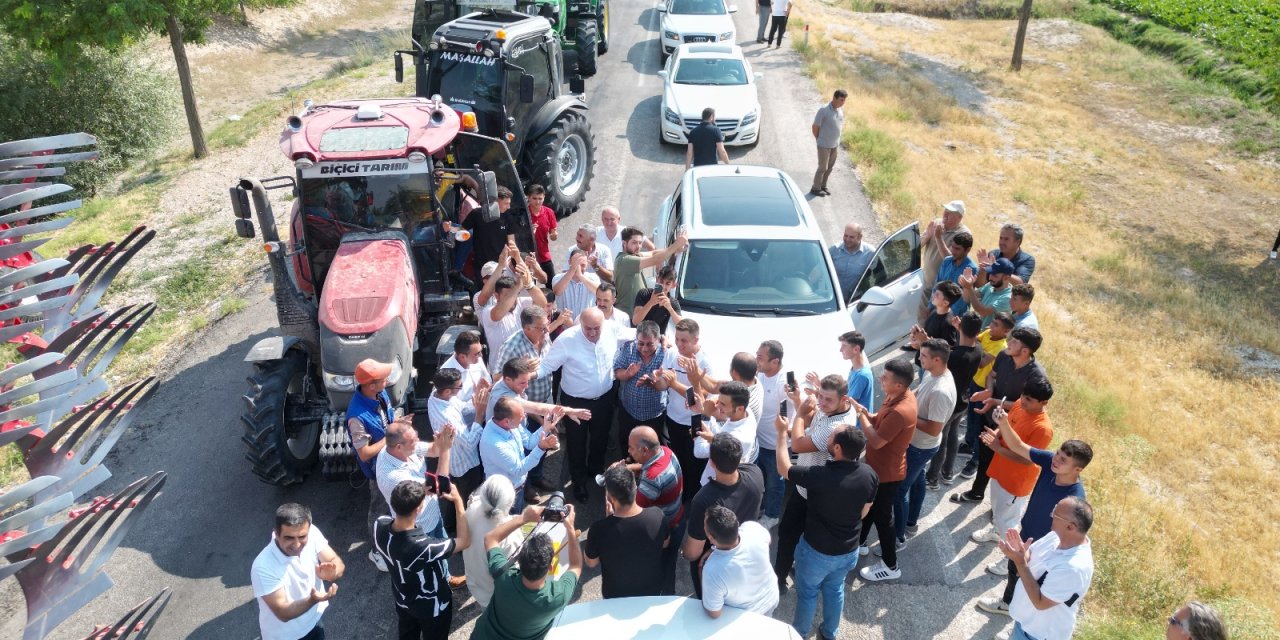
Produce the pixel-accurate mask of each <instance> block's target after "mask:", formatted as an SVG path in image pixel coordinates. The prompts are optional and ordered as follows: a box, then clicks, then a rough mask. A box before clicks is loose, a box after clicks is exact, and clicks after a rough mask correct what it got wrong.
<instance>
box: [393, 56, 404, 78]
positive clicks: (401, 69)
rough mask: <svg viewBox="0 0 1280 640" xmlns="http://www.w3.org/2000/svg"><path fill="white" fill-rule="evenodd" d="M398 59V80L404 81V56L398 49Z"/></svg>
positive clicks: (396, 58)
mask: <svg viewBox="0 0 1280 640" xmlns="http://www.w3.org/2000/svg"><path fill="white" fill-rule="evenodd" d="M395 61H396V82H404V58H403V57H401V56H400V52H399V51H397V52H396V55H395Z"/></svg>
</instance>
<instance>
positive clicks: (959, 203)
mask: <svg viewBox="0 0 1280 640" xmlns="http://www.w3.org/2000/svg"><path fill="white" fill-rule="evenodd" d="M942 208H943V209H946V210H947V211H950V212H951V213H958V214H960V215H964V200H952V201H951V202H948V203H946V204H944V205H942Z"/></svg>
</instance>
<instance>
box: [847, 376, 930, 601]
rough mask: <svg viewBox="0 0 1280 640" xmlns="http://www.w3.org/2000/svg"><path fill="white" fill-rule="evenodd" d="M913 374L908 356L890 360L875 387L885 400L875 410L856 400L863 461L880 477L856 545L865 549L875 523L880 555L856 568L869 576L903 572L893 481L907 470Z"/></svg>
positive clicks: (913, 420) (899, 480) (888, 577)
mask: <svg viewBox="0 0 1280 640" xmlns="http://www.w3.org/2000/svg"><path fill="white" fill-rule="evenodd" d="M915 376H916V371H915V367H914V366H912V365H911V362H910V361H909V360H890V361H889V362H887V363H885V365H884V373H881V374H880V388H881V389H883V390H884V405H882V406H881V407H880V411H878V412H876V413H871V412H869V411H867V408H866V407H864V406H862V405H860V404H856V403H855V405H856V408H857V410H858V422H859V423H860V424H861V425H862V433H863V435H864V436H866V438H867V464H869V465H871V468H872V470H874V471H875V472H876V475H878V476H879V477H880V484H879V486H878V487H877V488H876V498H875V500H874V501H873V502H872V503H871V511H869V512H868V513H867V516H866V517H865V518H863V519H862V533H861V538H860V542H859V548H858V552H859V554H861V555H866V553H867V547H866V544H867V534H868V533H870V531H871V526H872V525H875V528H876V537H878V538H880V550H881V554H882V556H883V558H884V559H883V560H881V561H880V563H879V564H877V565H875V566H872V567H863V568H862V570H861V571H859V572H858V573H859V574H860V575H862V579H863V580H866V581H868V582H879V581H881V580H892V579H895V578H899V577H901V576H902V571H900V570H898V546H897V534H896V532H895V531H894V529H893V503H894V501H895V500H896V499H897V496H898V485H900V484H902V480H903V478H905V477H906V476H907V445H909V444H911V436H913V435H915V431H916V417H917V416H916V396H915V394H914V393H912V391H911V381H912V380H913V379H915Z"/></svg>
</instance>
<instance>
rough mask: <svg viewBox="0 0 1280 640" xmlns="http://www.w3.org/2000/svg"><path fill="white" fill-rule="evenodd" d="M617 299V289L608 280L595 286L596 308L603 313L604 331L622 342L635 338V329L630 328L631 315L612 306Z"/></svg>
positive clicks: (620, 343) (619, 342)
mask: <svg viewBox="0 0 1280 640" xmlns="http://www.w3.org/2000/svg"><path fill="white" fill-rule="evenodd" d="M617 301H618V289H617V287H614V286H613V285H612V284H609V283H608V282H603V283H601V284H600V286H599V287H596V308H597V309H599V310H600V313H602V314H604V324H605V332H606V333H610V334H612V335H613V337H614V338H616V339H617V340H618V344H619V346H621V345H622V343H624V342H627V341H630V340H635V339H636V330H635V329H633V328H631V316H629V315H627V314H625V313H623V312H621V311H619V310H618V309H617V307H615V306H613V305H614V304H615V303H617Z"/></svg>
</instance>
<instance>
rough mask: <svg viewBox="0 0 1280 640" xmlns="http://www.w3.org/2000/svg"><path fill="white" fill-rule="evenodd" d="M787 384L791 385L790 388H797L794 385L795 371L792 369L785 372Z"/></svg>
mask: <svg viewBox="0 0 1280 640" xmlns="http://www.w3.org/2000/svg"><path fill="white" fill-rule="evenodd" d="M787 386H788V387H791V388H792V389H796V388H797V387H796V372H794V371H788V372H787Z"/></svg>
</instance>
